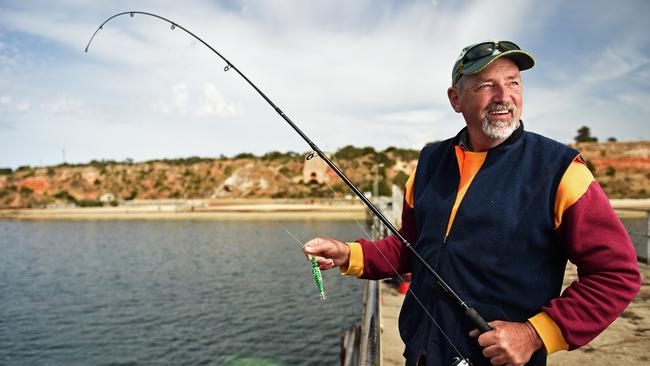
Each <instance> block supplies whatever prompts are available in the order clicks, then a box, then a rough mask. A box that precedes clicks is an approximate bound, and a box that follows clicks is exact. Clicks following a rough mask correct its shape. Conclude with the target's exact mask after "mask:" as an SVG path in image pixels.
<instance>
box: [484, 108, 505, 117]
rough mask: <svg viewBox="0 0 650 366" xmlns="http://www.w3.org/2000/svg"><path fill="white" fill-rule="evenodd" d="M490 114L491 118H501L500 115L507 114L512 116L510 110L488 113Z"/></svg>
mask: <svg viewBox="0 0 650 366" xmlns="http://www.w3.org/2000/svg"><path fill="white" fill-rule="evenodd" d="M488 114H489V115H491V116H500V115H505V114H510V110H507V109H506V110H503V111H488Z"/></svg>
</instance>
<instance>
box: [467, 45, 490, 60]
mask: <svg viewBox="0 0 650 366" xmlns="http://www.w3.org/2000/svg"><path fill="white" fill-rule="evenodd" d="M493 52H494V44H492V43H482V44H479V45H476V46H474V47H473V48H472V49H471V50H469V51H467V54H465V59H466V60H467V61H474V60H476V59H479V58H481V57H485V56H489V55H491V54H492V53H493Z"/></svg>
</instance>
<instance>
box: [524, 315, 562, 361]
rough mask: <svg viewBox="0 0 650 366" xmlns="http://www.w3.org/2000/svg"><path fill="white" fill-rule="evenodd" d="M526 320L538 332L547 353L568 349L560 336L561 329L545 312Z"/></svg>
mask: <svg viewBox="0 0 650 366" xmlns="http://www.w3.org/2000/svg"><path fill="white" fill-rule="evenodd" d="M528 321H529V322H530V324H532V325H533V328H535V330H536V331H537V334H539V337H540V338H541V339H542V342H544V348H545V349H546V354H547V355H550V354H551V353H553V352H557V351H566V350H568V349H569V345H568V344H567V343H566V341H565V340H564V337H563V336H562V331H561V330H560V328H559V327H558V326H557V324H555V322H554V321H553V319H551V317H550V316H548V315H547V314H546V313H544V312H541V313H539V314H537V315H535V316H534V317H532V318H530V319H528Z"/></svg>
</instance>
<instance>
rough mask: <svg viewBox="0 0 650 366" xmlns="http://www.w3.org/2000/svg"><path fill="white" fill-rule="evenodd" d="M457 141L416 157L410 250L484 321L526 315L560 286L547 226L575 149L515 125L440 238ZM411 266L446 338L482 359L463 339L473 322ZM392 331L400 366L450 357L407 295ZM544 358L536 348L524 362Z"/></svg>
mask: <svg viewBox="0 0 650 366" xmlns="http://www.w3.org/2000/svg"><path fill="white" fill-rule="evenodd" d="M459 136H460V134H459ZM458 138H459V137H458V136H456V137H455V138H452V139H449V140H446V141H442V142H439V143H435V144H431V145H429V146H427V147H425V148H424V149H423V150H422V152H421V154H420V159H419V162H418V167H417V171H416V176H415V183H414V188H413V193H414V210H415V211H414V212H415V220H416V223H417V228H418V231H419V233H418V234H419V235H418V240H417V242H416V243H415V249H416V250H417V251H418V253H420V255H422V256H423V257H424V258H425V259H426V260H427V262H428V263H429V264H430V265H431V266H433V267H434V268H435V269H437V271H438V273H439V274H440V275H441V276H442V277H443V278H444V279H445V281H447V282H448V283H449V284H450V285H451V287H452V288H453V289H454V290H455V291H456V292H457V293H458V294H459V295H460V297H461V298H462V299H463V300H465V301H466V302H467V303H468V304H469V305H470V306H472V307H474V308H476V310H477V311H478V312H479V313H480V314H481V315H482V316H483V317H484V318H485V319H486V320H487V321H492V320H506V321H516V322H523V321H526V320H527V319H528V318H529V317H531V316H533V315H535V314H537V313H538V312H539V311H540V308H541V307H542V306H543V305H546V304H548V302H549V300H550V299H552V298H554V297H557V296H558V295H559V293H560V290H561V286H562V279H563V274H564V268H565V266H566V260H567V259H566V258H567V257H566V253H565V250H564V248H562V247H561V245H560V243H559V242H558V240H557V237H556V232H555V230H554V204H555V196H556V192H557V188H558V185H559V183H560V180H561V179H562V176H563V174H564V172H565V171H566V169H567V168H568V166H569V164H571V162H572V161H573V160H574V159H575V157H576V156H577V155H578V152H577V151H576V150H573V149H571V148H569V147H567V146H565V145H562V144H560V143H558V142H555V141H553V140H550V139H548V138H545V137H543V136H540V135H537V134H534V133H531V132H526V131H523V124H522V126H520V128H519V130H517V131H516V132H515V133H514V134H513V135H512V136H511V137H510V138H509V139H508V140H507V141H506V142H504V143H503V144H501V145H499V146H497V147H495V148H493V149H491V150H489V151H488V153H487V157H486V159H485V162H484V163H483V165H482V167H481V169H480V170H479V171H478V173H477V175H476V176H475V177H474V180H473V181H472V183H471V185H470V186H469V188H468V190H467V192H466V194H465V196H464V198H463V200H462V202H461V204H460V206H459V208H458V211H457V214H456V217H455V219H454V222H453V226H452V227H451V230H450V232H449V235H448V237H447V240H446V243H445V242H444V235H445V231H446V228H447V223H448V221H449V218H450V214H451V209H452V206H453V204H454V201H455V199H456V193H457V190H458V184H459V179H460V172H459V170H458V162H457V159H456V155H455V148H454V146H456V145H457V144H458ZM411 268H412V272H413V282H412V283H411V289H412V290H413V291H414V292H415V294H416V295H417V297H418V298H419V299H420V301H422V303H423V304H424V305H425V306H426V307H427V312H429V313H430V314H431V315H432V316H433V317H434V318H435V319H436V322H437V323H438V325H439V326H440V327H441V328H442V329H443V330H444V333H445V334H446V336H447V337H449V338H450V341H451V343H453V344H454V346H455V347H457V348H458V350H459V351H460V353H462V355H464V356H466V357H469V358H470V360H471V361H472V363H473V364H474V366H478V365H489V364H490V363H489V360H487V359H486V358H484V357H483V356H482V354H481V348H480V347H479V346H478V344H477V342H476V339H473V338H469V337H468V335H467V334H468V333H469V331H470V330H471V329H473V326H472V325H471V324H470V323H469V322H468V321H467V320H466V319H465V317H464V315H463V314H462V313H461V312H460V311H459V309H458V308H457V305H455V304H454V303H453V302H452V301H450V299H449V298H448V297H447V295H446V294H444V293H443V292H442V291H441V290H440V289H439V288H438V287H437V286H436V285H435V283H434V281H433V278H432V276H431V275H430V274H428V273H427V272H426V271H425V270H424V269H423V267H422V266H421V265H420V264H419V263H418V262H417V261H413V263H412V267H411ZM400 333H401V336H402V339H403V340H404V342H405V344H406V350H405V352H404V356H405V357H406V359H407V364H414V362H416V360H417V358H418V357H419V355H421V354H426V355H427V356H426V359H427V365H444V366H447V365H449V364H450V362H451V359H452V358H453V357H456V356H458V353H457V352H456V351H455V350H454V349H453V348H452V347H451V346H450V344H449V342H447V341H446V340H445V339H444V337H445V336H444V335H443V333H442V332H441V331H440V330H439V329H438V328H437V326H436V325H434V324H432V322H431V320H430V318H429V316H428V315H427V314H426V313H425V312H424V310H423V309H422V306H421V305H420V304H419V303H418V301H417V300H416V299H415V298H414V297H413V296H412V294H410V293H409V294H408V295H407V296H406V298H405V300H404V305H403V306H402V311H401V313H400ZM545 364H546V356H545V354H544V352H543V351H538V352H536V353H535V355H533V359H532V360H531V362H530V363H529V365H545Z"/></svg>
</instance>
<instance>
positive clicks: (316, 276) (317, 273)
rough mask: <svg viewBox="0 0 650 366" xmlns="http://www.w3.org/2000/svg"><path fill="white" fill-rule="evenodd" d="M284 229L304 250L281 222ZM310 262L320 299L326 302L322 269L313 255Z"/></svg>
mask: <svg viewBox="0 0 650 366" xmlns="http://www.w3.org/2000/svg"><path fill="white" fill-rule="evenodd" d="M277 224H278V225H280V226H281V227H282V229H283V230H284V231H286V233H287V234H289V235H290V236H291V237H292V238H293V239H294V240H295V241H296V242H298V244H299V245H300V247H301V248H302V245H303V244H302V242H301V241H300V240H298V238H296V236H295V235H293V234H292V233H291V231H289V229H287V228H286V227H284V225H282V224H280V223H279V222H278V223H277ZM310 257H311V258H310V259H309V261H310V262H311V268H312V273H313V275H314V282H315V283H316V287H317V288H318V292H319V294H320V299H321V300H325V299H327V296H326V295H325V286H324V285H323V276H322V275H321V272H320V268H318V264H316V257H315V256H313V255H310Z"/></svg>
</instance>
